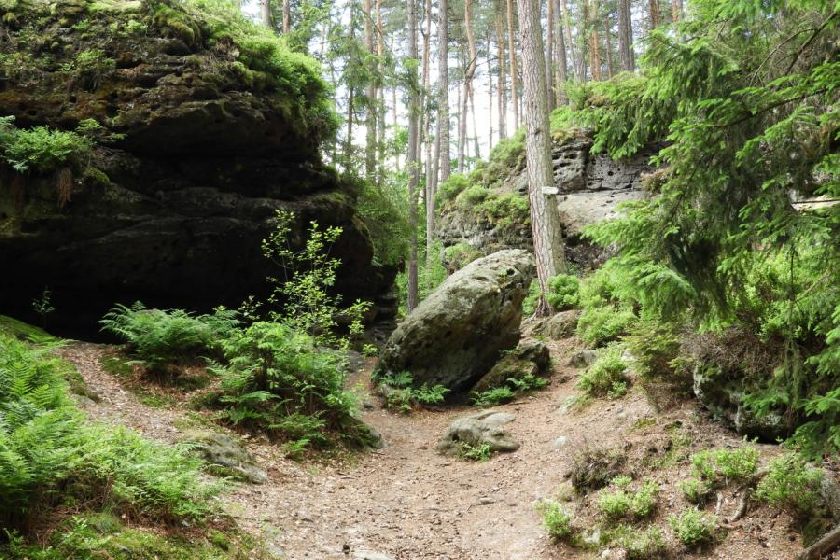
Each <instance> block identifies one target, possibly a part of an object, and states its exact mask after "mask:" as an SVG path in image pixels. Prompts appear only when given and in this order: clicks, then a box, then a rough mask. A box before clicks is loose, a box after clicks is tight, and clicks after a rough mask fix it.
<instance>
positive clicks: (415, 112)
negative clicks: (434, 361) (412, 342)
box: [406, 0, 420, 313]
mask: <svg viewBox="0 0 840 560" xmlns="http://www.w3.org/2000/svg"><path fill="white" fill-rule="evenodd" d="M416 60H417V3H416V0H408V60H407V62H408V64H407V66H408V68H407V70H408V75H409V80H408V81H409V85H408V154H407V159H406V169H407V171H408V224H409V250H408V290H407V291H408V300H407V301H406V308H407V309H408V312H409V313H410V312H411V311H412V310H414V308H415V307H417V304H418V303H419V289H418V288H419V286H418V275H417V225H418V215H417V214H418V208H417V194H418V193H417V188H418V186H419V182H420V169H419V167H420V161H419V159H420V158H419V155H420V154H419V150H418V146H417V143H418V142H417V141H418V128H419V127H418V126H417V123H418V119H419V116H420V104H419V93H420V92H419V91H418V87H417V86H418V79H417V78H418V76H417V66H416V64H415V61H416Z"/></svg>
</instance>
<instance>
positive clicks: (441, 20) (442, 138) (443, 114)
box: [437, 0, 451, 183]
mask: <svg viewBox="0 0 840 560" xmlns="http://www.w3.org/2000/svg"><path fill="white" fill-rule="evenodd" d="M438 10H439V12H438V72H439V73H440V77H439V78H438V82H439V88H438V111H439V112H438V133H437V137H438V140H437V141H438V142H439V143H440V144H439V146H440V148H439V156H440V157H439V162H440V182H441V183H442V182H443V181H446V180H447V179H449V174H450V173H451V164H450V160H449V2H448V0H440V3H439V8H438Z"/></svg>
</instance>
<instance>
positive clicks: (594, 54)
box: [586, 0, 601, 82]
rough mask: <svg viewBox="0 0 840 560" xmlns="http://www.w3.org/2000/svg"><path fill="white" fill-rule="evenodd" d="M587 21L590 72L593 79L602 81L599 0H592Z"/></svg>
mask: <svg viewBox="0 0 840 560" xmlns="http://www.w3.org/2000/svg"><path fill="white" fill-rule="evenodd" d="M587 15H588V17H587V19H586V22H587V27H588V28H589V71H590V73H591V74H592V79H593V80H595V81H596V82H600V81H601V40H600V37H599V36H598V0H592V5H591V6H590V8H589V12H588V14H587Z"/></svg>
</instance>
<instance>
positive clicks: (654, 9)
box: [648, 0, 659, 31]
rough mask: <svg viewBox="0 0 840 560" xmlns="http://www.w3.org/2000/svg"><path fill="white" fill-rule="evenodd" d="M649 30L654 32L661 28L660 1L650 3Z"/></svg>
mask: <svg viewBox="0 0 840 560" xmlns="http://www.w3.org/2000/svg"><path fill="white" fill-rule="evenodd" d="M648 18H649V19H648V25H649V26H650V27H648V29H649V30H650V31H653V30H654V29H656V28H657V27H659V0H649V1H648Z"/></svg>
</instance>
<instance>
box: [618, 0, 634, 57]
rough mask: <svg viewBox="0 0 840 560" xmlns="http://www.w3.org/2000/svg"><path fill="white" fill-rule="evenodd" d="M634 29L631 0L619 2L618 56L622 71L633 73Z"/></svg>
mask: <svg viewBox="0 0 840 560" xmlns="http://www.w3.org/2000/svg"><path fill="white" fill-rule="evenodd" d="M632 45H633V28H632V27H631V25H630V0H618V54H619V57H620V58H621V69H622V70H624V71H626V72H632V71H633V68H634V66H635V65H634V62H633V46H632Z"/></svg>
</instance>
